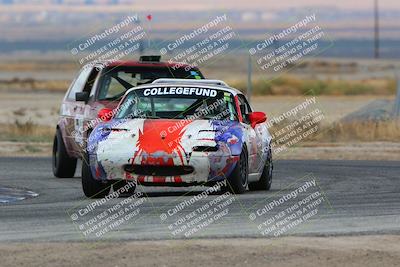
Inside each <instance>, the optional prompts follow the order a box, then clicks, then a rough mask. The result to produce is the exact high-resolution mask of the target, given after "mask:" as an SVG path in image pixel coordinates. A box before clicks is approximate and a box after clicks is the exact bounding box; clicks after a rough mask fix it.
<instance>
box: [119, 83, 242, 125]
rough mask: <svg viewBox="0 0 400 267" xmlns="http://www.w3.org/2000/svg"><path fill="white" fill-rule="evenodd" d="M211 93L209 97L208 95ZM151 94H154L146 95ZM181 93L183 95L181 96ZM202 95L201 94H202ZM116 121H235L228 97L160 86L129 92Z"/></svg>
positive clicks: (234, 111)
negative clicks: (138, 118) (164, 119)
mask: <svg viewBox="0 0 400 267" xmlns="http://www.w3.org/2000/svg"><path fill="white" fill-rule="evenodd" d="M185 89H186V90H185ZM211 91H214V92H213V94H210V92H211ZM150 92H154V94H150ZM183 92H186V93H187V94H186V95H184V94H183ZM203 92H204V94H203ZM120 107H121V109H120V112H119V113H118V114H117V115H116V118H119V119H123V118H128V117H130V116H132V114H133V115H134V116H136V115H137V114H140V117H145V118H168V119H218V120H237V117H238V116H237V112H236V109H235V108H234V101H233V96H232V94H230V93H228V92H225V91H222V90H216V89H208V88H182V87H160V88H146V89H137V90H134V91H132V92H130V93H129V94H128V95H127V96H126V97H125V99H124V101H123V102H122V103H121V105H120Z"/></svg>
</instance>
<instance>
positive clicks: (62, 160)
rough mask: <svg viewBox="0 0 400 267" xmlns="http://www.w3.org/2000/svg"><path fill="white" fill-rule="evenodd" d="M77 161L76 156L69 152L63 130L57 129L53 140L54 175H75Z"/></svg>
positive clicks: (63, 176) (61, 176)
mask: <svg viewBox="0 0 400 267" xmlns="http://www.w3.org/2000/svg"><path fill="white" fill-rule="evenodd" d="M76 161H77V160H76V158H72V157H70V156H69V155H68V154H67V149H66V148H65V144H64V141H63V139H62V135H61V131H60V130H59V129H57V130H56V135H55V136H54V141H53V157H52V163H53V164H52V165H53V166H52V167H53V174H54V176H55V177H58V178H70V177H74V174H75V170H76Z"/></svg>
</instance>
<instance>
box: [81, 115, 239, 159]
mask: <svg viewBox="0 0 400 267" xmlns="http://www.w3.org/2000/svg"><path fill="white" fill-rule="evenodd" d="M102 143H107V144H108V146H107V148H108V149H111V148H112V149H117V150H119V149H128V150H130V151H132V152H137V151H141V153H142V154H143V153H144V154H154V153H163V154H168V155H171V154H173V153H176V152H177V151H182V152H184V153H191V152H193V151H194V152H197V151H199V152H200V151H201V150H202V149H205V150H206V151H207V149H210V148H213V147H214V148H216V149H217V150H221V149H224V150H226V149H228V150H229V151H230V152H233V154H235V153H237V151H239V153H240V150H241V144H242V143H243V129H242V126H241V124H240V123H239V122H237V121H222V120H192V121H191V120H176V119H130V120H118V119H114V120H111V121H109V122H107V123H102V124H100V125H98V126H97V127H96V128H95V129H94V131H93V132H92V134H91V135H90V138H89V143H88V150H89V152H91V153H95V152H96V149H98V148H99V146H101V145H100V144H102ZM216 149H214V150H216ZM103 150H104V148H103ZM214 150H211V151H214ZM208 151H210V150H208Z"/></svg>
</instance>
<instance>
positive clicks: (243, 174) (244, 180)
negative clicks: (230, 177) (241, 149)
mask: <svg viewBox="0 0 400 267" xmlns="http://www.w3.org/2000/svg"><path fill="white" fill-rule="evenodd" d="M239 166H240V180H241V182H242V185H243V186H247V159H246V156H244V155H243V156H241V157H240V160H239Z"/></svg>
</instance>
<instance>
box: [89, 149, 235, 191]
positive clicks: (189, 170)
mask: <svg viewBox="0 0 400 267" xmlns="http://www.w3.org/2000/svg"><path fill="white" fill-rule="evenodd" d="M149 157H150V158H151V160H149ZM89 159H90V166H91V170H92V174H93V177H94V178H95V179H97V180H121V179H124V180H134V181H137V182H138V183H143V184H147V183H154V184H162V183H165V184H168V183H173V184H198V183H206V182H210V181H222V180H224V179H225V178H226V177H228V176H229V175H230V174H231V172H232V170H233V169H234V167H235V166H236V162H237V161H238V159H239V157H238V156H233V155H227V154H221V153H219V152H192V153H190V154H186V155H183V156H178V155H174V156H171V155H159V156H155V155H146V156H143V155H142V156H140V157H132V153H130V155H123V154H121V153H108V155H107V158H102V157H101V156H97V155H96V154H91V155H89ZM129 167H131V168H129Z"/></svg>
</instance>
